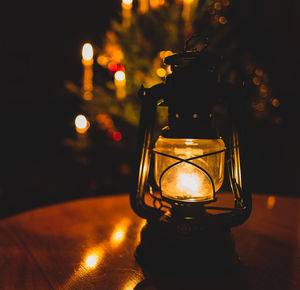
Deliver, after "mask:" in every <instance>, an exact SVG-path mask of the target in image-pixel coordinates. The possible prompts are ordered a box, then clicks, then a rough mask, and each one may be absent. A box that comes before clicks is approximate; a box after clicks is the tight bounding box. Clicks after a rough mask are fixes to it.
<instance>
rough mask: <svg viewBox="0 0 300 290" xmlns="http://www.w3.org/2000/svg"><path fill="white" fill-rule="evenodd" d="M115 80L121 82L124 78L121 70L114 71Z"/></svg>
mask: <svg viewBox="0 0 300 290" xmlns="http://www.w3.org/2000/svg"><path fill="white" fill-rule="evenodd" d="M115 80H117V81H119V82H122V81H124V80H125V73H124V72H123V71H121V70H118V71H117V72H116V73H115Z"/></svg>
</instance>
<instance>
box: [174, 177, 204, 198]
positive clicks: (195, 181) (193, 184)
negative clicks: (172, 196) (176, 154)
mask: <svg viewBox="0 0 300 290" xmlns="http://www.w3.org/2000/svg"><path fill="white" fill-rule="evenodd" d="M177 187H178V189H179V190H180V191H184V192H185V194H186V195H190V196H193V197H194V196H197V195H199V190H200V180H199V178H198V177H197V176H196V175H194V174H186V173H182V174H180V175H179V176H178V182H177Z"/></svg>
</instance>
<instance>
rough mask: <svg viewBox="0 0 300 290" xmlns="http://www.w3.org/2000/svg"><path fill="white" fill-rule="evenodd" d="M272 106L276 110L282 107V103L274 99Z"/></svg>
mask: <svg viewBox="0 0 300 290" xmlns="http://www.w3.org/2000/svg"><path fill="white" fill-rule="evenodd" d="M272 106H273V107H275V108H278V107H279V106H280V102H279V100H278V99H276V98H274V99H273V100H272Z"/></svg>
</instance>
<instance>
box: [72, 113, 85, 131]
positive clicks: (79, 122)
mask: <svg viewBox="0 0 300 290" xmlns="http://www.w3.org/2000/svg"><path fill="white" fill-rule="evenodd" d="M75 126H76V127H78V128H79V129H83V128H85V127H86V126H87V119H86V117H85V116H84V115H78V116H77V117H76V119H75Z"/></svg>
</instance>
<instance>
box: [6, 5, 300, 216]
mask: <svg viewBox="0 0 300 290" xmlns="http://www.w3.org/2000/svg"><path fill="white" fill-rule="evenodd" d="M234 2H236V1H232V3H234ZM238 2H243V3H239V4H234V5H236V8H235V12H234V13H235V16H236V17H237V16H238V17H240V18H243V19H244V27H245V34H244V38H245V41H247V42H246V43H247V45H248V46H249V47H250V48H251V50H252V51H253V52H254V54H255V55H256V56H257V58H258V59H260V60H261V61H263V63H264V65H265V67H267V69H268V71H269V73H270V77H271V84H272V87H273V89H274V91H275V93H276V97H277V98H278V99H279V100H280V112H279V113H280V116H281V117H282V120H283V121H282V124H281V125H280V126H265V127H264V126H257V127H253V128H252V135H253V136H252V138H253V140H252V143H251V147H252V149H251V152H250V153H249V156H250V157H251V162H252V164H253V166H252V168H251V169H252V174H251V177H252V182H253V184H251V186H252V188H253V190H254V191H256V192H267V193H271V194H282V195H298V194H299V192H300V181H299V180H300V170H299V164H300V157H299V156H300V155H299V148H300V147H299V145H300V142H299V137H298V132H299V92H298V82H299V78H298V71H299V65H300V42H299V29H300V23H299V19H300V17H299V11H300V4H299V2H297V1H296V0H294V1H292V0H288V1H283V0H276V1H274V0H273V1H272V0H261V1H258V0H256V1H250V0H246V1H238ZM119 12H120V1H118V0H113V1H91V0H90V1H84V2H76V1H75V2H74V1H46V2H35V1H9V2H8V1H7V2H5V3H4V9H3V10H2V14H3V17H2V19H3V20H4V21H3V23H2V27H4V30H3V33H2V36H1V43H2V44H1V70H2V71H1V73H2V74H1V75H2V80H3V85H2V90H1V99H0V113H1V116H0V128H1V131H0V132H1V148H0V168H1V175H0V216H1V217H5V216H8V215H10V214H13V213H16V212H19V211H23V210H26V209H29V208H33V207H36V206H40V205H47V204H51V203H55V202H60V201H64V200H70V199H75V198H81V197H86V196H91V195H97V194H105V192H104V190H100V189H98V188H97V187H95V186H94V189H95V190H93V186H91V180H90V179H89V177H88V174H89V171H88V170H87V169H86V168H85V167H83V166H81V165H80V164H78V163H77V162H75V160H74V154H73V152H72V151H71V150H70V149H69V148H66V146H64V144H63V139H64V138H66V137H68V136H69V137H72V136H73V134H74V127H73V120H74V117H75V116H76V114H77V112H80V111H81V110H80V101H79V100H78V98H76V97H75V96H74V95H72V94H70V93H68V92H67V91H66V89H65V88H64V81H66V80H72V81H75V82H79V81H80V79H81V76H82V65H81V47H82V45H83V44H84V43H85V42H92V43H97V45H99V44H101V38H102V37H103V35H104V32H105V31H106V29H107V28H108V27H109V20H110V19H111V18H113V17H118V16H119ZM235 16H234V15H233V20H234V17H235ZM103 170H105V168H103ZM98 174H101V172H99V173H98ZM125 183H126V182H125ZM126 189H127V185H126V184H124V186H123V187H122V186H120V187H119V188H118V190H119V191H122V190H126ZM114 191H116V190H114V189H112V190H108V189H107V192H106V193H110V192H111V193H113V192H114Z"/></svg>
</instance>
